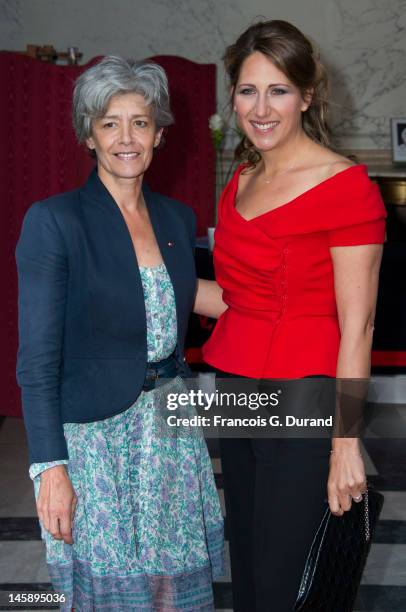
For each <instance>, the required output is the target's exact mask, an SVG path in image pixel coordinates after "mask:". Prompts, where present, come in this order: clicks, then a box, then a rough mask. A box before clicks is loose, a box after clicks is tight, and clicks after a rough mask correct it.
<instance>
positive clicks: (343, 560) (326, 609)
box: [294, 488, 384, 612]
mask: <svg viewBox="0 0 406 612" xmlns="http://www.w3.org/2000/svg"><path fill="white" fill-rule="evenodd" d="M383 501H384V497H383V495H382V494H381V493H378V492H377V491H374V490H373V489H370V488H368V490H367V492H366V493H365V494H364V495H363V499H362V501H361V502H359V503H353V504H352V506H351V509H350V510H349V511H348V512H345V513H344V515H343V516H334V515H333V514H331V512H330V509H329V507H328V506H327V508H326V510H325V512H324V514H323V518H322V520H321V523H320V526H319V528H318V530H317V532H316V535H315V537H314V540H313V542H312V545H311V548H310V552H309V555H308V557H307V561H306V565H305V569H304V572H303V577H302V581H301V584H300V587H299V593H298V596H297V600H296V604H295V608H294V610H295V612H296V611H297V612H298V611H300V612H302V611H303V612H305V611H309V612H310V611H312V612H352V610H353V606H354V602H355V598H356V596H357V591H358V587H359V584H360V582H361V577H362V572H363V570H364V567H365V563H366V560H367V556H368V552H369V549H370V546H371V537H372V534H373V531H374V529H375V526H376V524H377V521H378V518H379V514H380V512H381V510H382V506H383Z"/></svg>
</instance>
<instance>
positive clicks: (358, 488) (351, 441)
mask: <svg viewBox="0 0 406 612" xmlns="http://www.w3.org/2000/svg"><path fill="white" fill-rule="evenodd" d="M366 489H367V484H366V476H365V467H364V461H363V459H362V456H361V453H360V452H359V445H358V440H357V439H356V438H343V439H339V438H335V439H334V448H333V451H332V453H331V456H330V473H329V478H328V483H327V492H328V503H329V506H330V510H331V512H332V513H333V514H335V515H336V516H342V515H343V514H344V512H347V511H348V510H350V508H351V504H352V501H353V500H354V501H355V502H360V501H361V500H362V494H363V493H365V491H366Z"/></svg>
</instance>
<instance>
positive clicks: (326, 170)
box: [312, 145, 357, 182]
mask: <svg viewBox="0 0 406 612" xmlns="http://www.w3.org/2000/svg"><path fill="white" fill-rule="evenodd" d="M316 151H317V152H316V155H314V157H313V160H312V166H313V170H314V173H315V174H317V178H318V181H320V182H321V181H325V180H326V179H329V178H331V177H332V176H334V175H335V174H339V173H340V172H343V171H344V170H347V169H348V168H351V167H352V166H356V165H357V164H356V163H355V162H353V161H352V160H350V159H348V157H344V155H339V154H338V153H335V152H334V151H331V150H330V149H327V148H325V147H322V146H320V145H319V146H317V150H316Z"/></svg>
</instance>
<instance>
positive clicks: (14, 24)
mask: <svg viewBox="0 0 406 612" xmlns="http://www.w3.org/2000/svg"><path fill="white" fill-rule="evenodd" d="M260 15H261V16H264V17H266V18H279V19H287V20H289V21H292V22H293V23H294V24H295V25H297V26H298V27H299V28H301V29H302V30H303V31H304V32H306V33H307V34H309V35H310V36H311V37H312V38H313V39H314V40H316V41H317V42H318V44H319V47H320V49H321V53H322V57H323V59H324V61H325V63H326V64H327V66H328V68H329V69H330V74H331V77H332V84H333V99H334V116H333V122H332V123H333V127H334V132H335V135H336V141H337V143H338V144H340V145H341V146H344V147H349V148H363V149H372V148H381V149H382V148H383V149H388V148H390V134H389V119H390V117H396V116H403V117H404V116H406V0H273V1H271V0H251V1H250V0H143V1H140V0H0V41H1V42H0V45H1V47H2V48H3V49H7V50H22V49H24V48H25V46H26V44H27V43H33V44H46V43H49V44H53V45H54V46H55V47H56V48H57V49H58V50H64V49H66V48H67V47H68V46H78V47H79V48H80V50H81V51H82V52H83V53H84V60H85V61H87V60H88V59H90V58H92V57H93V56H95V55H103V54H106V53H119V54H122V55H124V56H127V57H135V58H142V57H146V56H150V55H155V54H173V55H182V56H184V57H187V58H189V59H192V60H195V61H198V62H216V63H217V64H218V67H219V69H218V99H219V108H220V109H221V106H222V104H223V103H224V100H225V93H224V76H223V69H222V65H221V59H220V58H221V56H222V54H223V51H224V48H225V46H226V45H227V44H229V43H230V42H232V41H233V40H234V39H235V37H236V35H237V34H238V33H240V32H241V31H242V30H243V29H244V28H245V27H246V26H247V25H248V24H249V23H250V22H251V21H252V20H253V19H254V18H255V17H256V16H260Z"/></svg>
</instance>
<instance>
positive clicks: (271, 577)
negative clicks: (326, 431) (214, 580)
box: [220, 439, 331, 612]
mask: <svg viewBox="0 0 406 612" xmlns="http://www.w3.org/2000/svg"><path fill="white" fill-rule="evenodd" d="M330 448H331V441H330V440H329V439H255V440H252V439H251V440H250V439H221V440H220V450H221V459H222V467H223V478H224V494H225V502H226V516H227V518H226V521H227V522H226V524H227V535H228V538H229V543H230V556H231V573H232V591H233V600H234V612H292V610H293V606H294V603H295V601H296V596H297V592H298V588H299V584H300V580H301V577H302V573H303V568H304V565H305V561H306V558H307V554H308V551H309V548H310V545H311V542H312V540H313V537H314V534H315V532H316V529H317V527H318V524H319V522H320V519H321V516H322V513H323V506H324V500H325V499H326V497H327V490H326V487H327V478H328V468H329V451H330Z"/></svg>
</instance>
